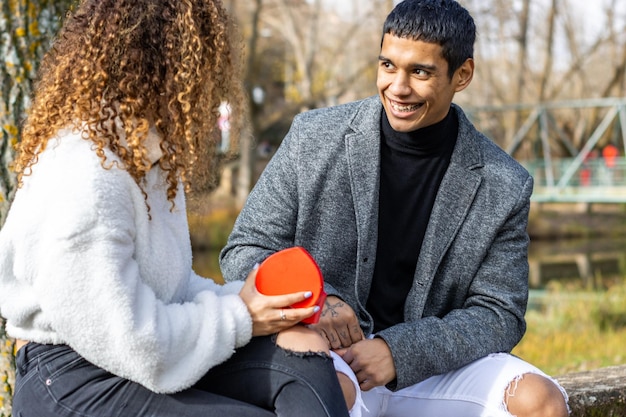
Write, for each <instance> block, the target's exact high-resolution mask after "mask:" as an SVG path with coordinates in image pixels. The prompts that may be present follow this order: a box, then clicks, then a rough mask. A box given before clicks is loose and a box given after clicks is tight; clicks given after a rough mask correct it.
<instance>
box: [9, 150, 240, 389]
mask: <svg viewBox="0 0 626 417" xmlns="http://www.w3.org/2000/svg"><path fill="white" fill-rule="evenodd" d="M61 154H62V152H61ZM64 158H68V159H67V160H64ZM81 158H82V159H81ZM44 159H45V158H42V161H40V164H41V166H39V167H38V168H39V169H40V170H41V172H35V173H34V174H33V177H32V178H30V179H29V180H32V184H30V189H29V190H24V192H25V193H27V196H24V197H25V198H26V201H22V203H25V202H26V204H22V207H26V208H27V209H28V211H29V213H23V215H22V218H23V219H24V220H25V221H28V222H30V226H29V232H31V233H32V236H26V238H25V241H26V242H27V243H23V244H22V245H21V247H20V250H22V251H23V252H21V253H17V254H16V259H17V258H20V257H22V258H26V257H28V259H29V264H30V265H32V266H31V267H28V269H29V270H28V271H26V273H25V274H24V276H25V277H26V278H25V279H27V280H31V286H32V290H33V291H34V292H35V294H36V296H37V298H38V299H39V300H40V308H41V313H40V316H41V317H42V319H41V320H40V321H41V322H42V323H44V324H45V325H46V326H48V327H49V328H50V329H53V331H54V332H55V333H56V338H57V340H58V341H60V342H62V343H66V344H68V345H70V346H71V347H72V348H73V349H75V350H76V351H77V352H78V353H79V354H80V355H82V356H83V357H84V358H85V359H87V360H88V361H90V362H92V363H94V364H96V365H98V366H100V367H102V368H104V369H106V370H107V371H109V372H112V373H114V374H116V375H119V376H122V377H124V378H128V379H130V380H132V381H135V382H138V383H140V384H142V385H144V386H145V387H147V388H148V389H150V390H152V391H155V392H163V393H166V392H176V391H180V390H182V389H184V388H187V387H189V386H191V385H192V384H193V383H195V382H196V381H197V380H198V379H199V378H201V377H202V376H203V375H204V374H205V373H206V372H207V371H208V370H209V369H210V368H211V367H213V366H215V365H217V364H219V363H221V362H223V361H225V360H226V359H227V358H229V357H230V356H231V355H232V353H233V352H234V349H235V348H237V347H239V346H242V345H244V344H246V343H247V342H248V341H249V340H250V338H251V333H252V323H251V318H250V316H249V313H248V310H247V308H246V306H245V304H244V303H243V301H242V300H241V298H240V297H239V296H238V295H237V292H238V290H237V288H239V287H240V285H239V286H238V287H236V286H232V287H226V288H222V287H220V286H218V285H217V284H214V283H210V282H208V280H205V281H200V279H201V278H199V277H197V276H196V275H195V274H194V273H193V272H191V271H190V269H191V268H189V269H188V270H187V272H185V271H181V273H180V276H178V277H174V276H171V274H170V272H171V271H163V273H162V276H159V275H158V274H156V275H155V276H151V277H149V279H147V278H148V277H145V276H142V271H144V268H142V266H141V264H140V260H139V259H138V255H137V241H138V240H139V239H146V237H145V236H141V234H142V233H143V231H142V230H139V228H138V227H137V225H138V224H139V223H140V222H142V221H144V222H145V221H147V222H150V221H152V222H159V221H165V222H167V220H168V217H167V216H170V215H171V216H175V215H176V214H175V213H165V214H163V213H159V212H158V210H157V209H158V208H157V207H152V208H151V209H152V213H153V214H152V220H146V219H145V217H147V213H146V201H145V199H144V197H143V194H142V193H141V191H140V190H139V188H138V187H137V186H136V184H135V182H134V181H133V180H132V178H131V177H130V176H129V175H128V173H126V172H125V171H122V170H119V169H117V168H115V167H112V168H110V169H102V167H101V165H100V161H99V160H97V159H96V160H94V159H93V158H92V157H91V155H90V154H87V153H86V152H85V151H84V150H83V151H82V152H78V154H73V153H72V152H69V153H67V154H62V156H61V157H57V159H56V160H55V161H45V160H44ZM76 161H82V162H76ZM47 162H53V164H47ZM64 163H65V164H64ZM68 166H69V167H71V168H67V167H68ZM44 172H45V173H44ZM44 207H45V209H44ZM159 215H162V216H165V220H161V219H160V218H159V217H158V216H159ZM185 225H186V222H185ZM148 238H149V237H148ZM148 240H149V239H148ZM178 243H179V242H177V241H176V240H175V239H174V240H173V241H171V242H168V241H167V239H161V242H160V244H161V245H162V246H163V248H162V249H161V250H160V252H158V251H157V252H154V253H161V254H163V256H165V257H166V256H168V253H170V254H171V256H172V262H173V263H177V262H179V261H180V260H177V259H174V257H175V255H177V254H180V253H181V252H179V251H178V250H177V248H176V247H175V246H176V245H177V244H178ZM147 244H148V245H155V244H156V243H155V242H153V241H150V240H149V242H148V243H147ZM168 245H169V246H168ZM151 261H156V259H152V260H150V259H145V255H144V259H142V260H141V262H148V263H149V262H151ZM184 261H186V260H184ZM188 261H189V263H190V262H191V260H190V259H189V260H188ZM183 264H184V262H183ZM186 280H187V281H188V282H186V283H185V282H184V281H186ZM155 283H157V285H155ZM170 283H172V284H171V285H172V286H175V287H177V288H184V289H186V297H185V295H184V294H183V295H182V296H180V295H179V296H176V297H171V298H169V299H168V297H167V296H164V295H163V294H169V293H176V291H178V290H172V289H171V288H168V285H170ZM155 287H158V288H156V289H155ZM168 291H169V292H168Z"/></svg>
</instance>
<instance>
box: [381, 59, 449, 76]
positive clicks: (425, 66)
mask: <svg viewBox="0 0 626 417" xmlns="http://www.w3.org/2000/svg"><path fill="white" fill-rule="evenodd" d="M378 60H379V61H384V62H391V63H393V61H392V60H391V59H389V58H387V57H386V56H384V55H378ZM411 68H412V69H421V70H425V71H430V72H433V71H436V70H437V66H436V65H430V64H419V63H415V64H411Z"/></svg>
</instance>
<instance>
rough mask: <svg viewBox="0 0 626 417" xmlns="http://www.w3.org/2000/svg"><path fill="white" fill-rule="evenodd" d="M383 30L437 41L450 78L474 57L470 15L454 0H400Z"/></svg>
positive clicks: (472, 20) (423, 39)
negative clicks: (446, 63)
mask: <svg viewBox="0 0 626 417" xmlns="http://www.w3.org/2000/svg"><path fill="white" fill-rule="evenodd" d="M386 34H390V35H393V36H397V37H399V38H407V39H412V40H415V41H423V42H430V43H436V44H438V45H441V47H442V53H443V58H444V59H445V60H446V61H447V62H448V76H449V77H450V78H452V76H453V75H454V72H455V71H456V70H457V69H458V68H459V67H460V66H461V65H462V64H463V62H465V61H466V60H467V59H468V58H473V57H474V41H475V40H476V26H475V24H474V19H473V18H472V16H471V15H470V14H469V12H468V11H467V10H466V9H465V8H463V6H461V5H460V4H459V3H457V2H456V1H455V0H404V1H402V2H401V3H399V4H398V5H397V6H396V7H395V8H394V9H393V10H392V11H391V13H389V15H388V16H387V19H386V20H385V24H384V26H383V37H384V35H386Z"/></svg>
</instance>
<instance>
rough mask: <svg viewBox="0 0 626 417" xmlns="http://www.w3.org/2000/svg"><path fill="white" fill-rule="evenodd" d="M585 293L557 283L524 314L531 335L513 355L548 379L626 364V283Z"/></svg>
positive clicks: (527, 336) (527, 333)
mask: <svg viewBox="0 0 626 417" xmlns="http://www.w3.org/2000/svg"><path fill="white" fill-rule="evenodd" d="M620 281H621V282H615V283H614V284H612V285H610V286H609V287H608V288H607V289H606V290H604V291H601V292H598V291H587V290H583V289H581V288H572V287H567V286H563V285H559V284H553V285H551V286H550V288H549V290H548V294H547V296H546V298H549V300H550V301H549V303H545V305H543V306H542V307H541V308H539V309H533V310H529V311H528V313H527V314H526V320H527V322H528V331H527V332H526V335H525V336H524V338H523V339H522V341H521V342H520V344H519V345H518V346H517V347H516V348H515V349H514V351H513V353H515V354H516V355H518V356H520V357H522V358H524V359H525V360H527V361H529V362H531V363H533V364H534V365H536V366H538V367H539V368H541V369H542V370H544V371H545V372H547V373H548V374H550V375H562V374H565V373H568V372H579V371H586V370H590V369H595V368H600V367H604V366H611V365H618V364H623V363H624V362H626V352H624V340H626V303H624V299H626V282H624V280H623V279H621V280H620Z"/></svg>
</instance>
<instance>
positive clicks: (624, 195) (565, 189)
mask: <svg viewBox="0 0 626 417" xmlns="http://www.w3.org/2000/svg"><path fill="white" fill-rule="evenodd" d="M574 160H575V158H558V159H552V160H550V161H546V160H544V159H541V160H533V161H522V162H521V163H522V164H523V165H524V166H525V167H526V169H528V171H529V172H530V174H531V175H532V176H533V177H534V179H535V189H534V192H533V195H532V197H531V199H532V200H533V201H536V202H594V203H595V202H597V203H626V158H625V157H619V158H615V159H613V160H612V161H611V163H609V164H607V161H605V160H604V158H602V157H591V158H587V159H586V160H584V161H583V162H582V163H581V164H580V165H579V166H578V167H577V169H576V170H575V171H573V172H572V171H571V167H572V166H573V165H574Z"/></svg>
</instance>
